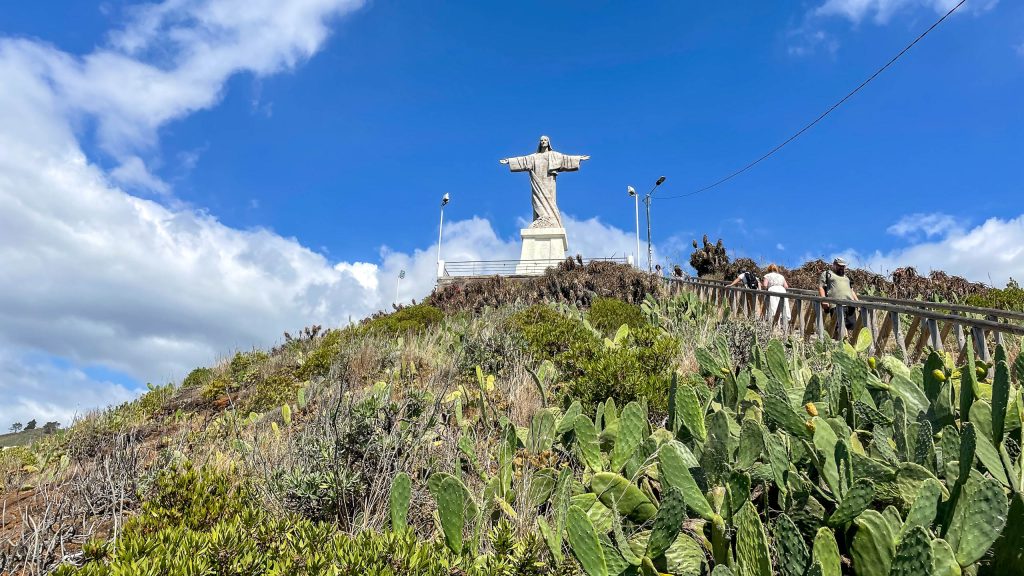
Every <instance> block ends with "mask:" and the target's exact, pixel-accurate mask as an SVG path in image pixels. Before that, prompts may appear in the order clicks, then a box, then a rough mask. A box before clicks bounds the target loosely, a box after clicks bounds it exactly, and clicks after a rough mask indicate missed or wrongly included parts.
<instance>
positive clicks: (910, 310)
mask: <svg viewBox="0 0 1024 576" xmlns="http://www.w3.org/2000/svg"><path fill="white" fill-rule="evenodd" d="M683 282H684V283H689V284H695V285H704V286H708V287H711V288H716V289H720V290H732V291H738V292H741V293H746V294H758V295H768V296H773V297H775V296H777V297H779V298H783V299H787V300H803V301H805V302H821V303H823V304H831V305H833V306H851V307H854V308H868V309H871V310H881V311H883V312H897V313H899V314H908V315H911V316H919V317H921V318H926V319H929V320H941V321H943V322H955V323H958V324H964V325H967V326H972V327H978V328H984V329H986V330H993V331H999V332H1005V333H1009V334H1019V335H1024V326H1021V325H1017V324H1008V323H1007V324H1004V323H1000V322H994V321H992V320H981V319H977V318H968V317H966V316H957V315H955V314H942V313H938V312H930V311H927V310H922V309H920V308H916V307H912V306H900V305H897V304H889V303H886V302H877V301H867V300H842V299H838V298H828V297H822V296H818V295H817V294H810V293H806V294H802V293H794V292H793V291H789V292H768V291H767V290H760V289H758V290H753V289H751V288H741V287H739V286H724V285H721V284H710V283H707V282H705V281H704V280H694V279H689V280H686V279H684V280H683ZM802 292H809V291H808V290H802Z"/></svg>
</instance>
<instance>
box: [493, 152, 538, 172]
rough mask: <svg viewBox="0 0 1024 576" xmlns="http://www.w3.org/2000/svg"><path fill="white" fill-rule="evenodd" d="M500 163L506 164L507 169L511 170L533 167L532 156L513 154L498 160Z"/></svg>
mask: <svg viewBox="0 0 1024 576" xmlns="http://www.w3.org/2000/svg"><path fill="white" fill-rule="evenodd" d="M498 162H501V163H502V164H505V165H507V166H508V169H509V170H511V171H512V172H525V171H526V170H532V169H533V156H532V155H531V156H513V157H511V158H502V159H501V160H498Z"/></svg>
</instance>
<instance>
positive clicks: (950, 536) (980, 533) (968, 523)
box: [946, 472, 1008, 567]
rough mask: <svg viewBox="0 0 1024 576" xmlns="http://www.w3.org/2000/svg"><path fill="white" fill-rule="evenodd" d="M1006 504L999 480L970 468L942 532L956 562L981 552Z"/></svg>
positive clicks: (1003, 520) (974, 557) (996, 533)
mask: <svg viewBox="0 0 1024 576" xmlns="http://www.w3.org/2000/svg"><path fill="white" fill-rule="evenodd" d="M1007 512H1008V506H1007V502H1006V496H1005V495H1004V493H1003V488H1002V486H1000V485H999V482H997V481H996V480H993V479H991V478H985V477H983V476H981V475H980V474H978V473H977V472H974V473H973V474H971V477H970V479H968V481H967V484H966V486H964V490H963V493H962V494H961V495H960V499H959V501H958V502H957V505H956V511H955V512H954V513H953V522H952V523H951V524H950V526H949V530H948V531H947V532H946V541H947V542H949V545H950V546H951V547H952V548H953V552H954V553H955V554H956V561H957V562H958V563H959V564H960V566H964V567H966V566H970V565H971V564H973V563H975V562H977V561H978V560H980V559H981V557H982V556H984V554H985V551H987V550H988V549H989V547H991V546H992V544H993V543H994V542H995V541H996V538H998V537H999V534H1000V533H1001V532H1002V531H1003V526H1004V525H1006V515H1007Z"/></svg>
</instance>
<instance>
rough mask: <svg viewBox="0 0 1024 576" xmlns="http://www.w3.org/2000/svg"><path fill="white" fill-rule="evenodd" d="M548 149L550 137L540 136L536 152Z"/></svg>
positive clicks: (549, 148)
mask: <svg viewBox="0 0 1024 576" xmlns="http://www.w3.org/2000/svg"><path fill="white" fill-rule="evenodd" d="M548 150H551V138H548V137H547V136H541V137H540V142H539V143H538V144H537V152H547V151H548Z"/></svg>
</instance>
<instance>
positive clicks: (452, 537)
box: [435, 476, 467, 554]
mask: <svg viewBox="0 0 1024 576" xmlns="http://www.w3.org/2000/svg"><path fill="white" fill-rule="evenodd" d="M435 497H436V498H437V513H438V516H440V518H441V530H442V531H443V532H444V541H445V543H446V544H447V545H448V548H450V549H451V551H452V552H455V553H456V554H462V546H463V539H462V531H463V529H464V528H465V525H466V516H467V514H466V512H467V505H466V487H465V486H464V485H463V484H462V482H460V481H459V480H458V479H457V478H454V477H451V476H449V477H447V478H445V479H444V480H442V481H441V485H440V486H438V488H437V493H436V494H435Z"/></svg>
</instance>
